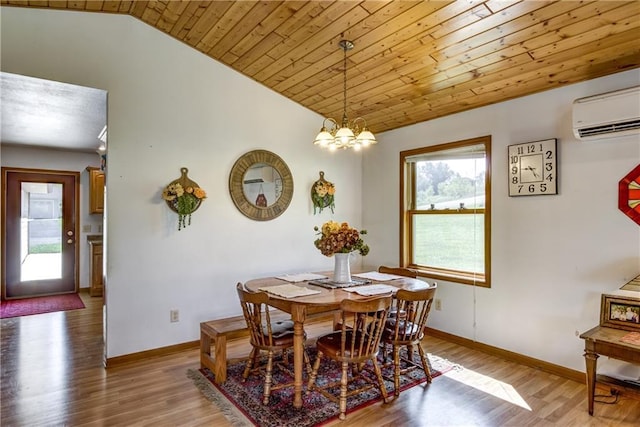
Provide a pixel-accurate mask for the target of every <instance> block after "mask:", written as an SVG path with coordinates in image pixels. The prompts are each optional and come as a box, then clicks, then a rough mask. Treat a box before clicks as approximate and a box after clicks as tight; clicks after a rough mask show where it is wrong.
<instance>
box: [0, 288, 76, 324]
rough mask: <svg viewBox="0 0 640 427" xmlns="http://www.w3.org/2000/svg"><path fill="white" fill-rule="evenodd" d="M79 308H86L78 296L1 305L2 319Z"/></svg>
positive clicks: (35, 299)
mask: <svg viewBox="0 0 640 427" xmlns="http://www.w3.org/2000/svg"><path fill="white" fill-rule="evenodd" d="M79 308H84V303H83V302H82V300H81V299H80V297H79V296H78V294H65V295H52V296H46V297H35V298H24V299H16V300H7V301H2V304H1V305H0V319H6V318H9V317H18V316H30V315H32V314H41V313H52V312H54V311H66V310H76V309H79Z"/></svg>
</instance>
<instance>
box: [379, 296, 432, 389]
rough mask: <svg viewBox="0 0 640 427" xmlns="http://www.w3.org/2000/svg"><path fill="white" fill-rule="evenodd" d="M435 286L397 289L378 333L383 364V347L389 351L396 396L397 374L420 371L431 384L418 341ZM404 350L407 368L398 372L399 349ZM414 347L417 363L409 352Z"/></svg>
mask: <svg viewBox="0 0 640 427" xmlns="http://www.w3.org/2000/svg"><path fill="white" fill-rule="evenodd" d="M436 289H437V285H436V284H433V285H432V286H431V287H429V288H426V289H420V290H414V291H410V290H407V289H400V290H398V292H396V294H395V298H394V299H393V302H392V306H391V308H390V309H389V312H390V313H393V315H390V317H389V318H388V319H387V320H386V322H385V327H384V330H383V332H382V347H383V351H382V354H383V360H384V363H387V360H388V358H387V355H388V354H387V347H388V346H391V347H392V349H393V365H394V375H393V377H394V378H393V379H394V384H395V391H394V395H395V396H396V397H397V396H399V395H400V375H404V374H406V373H407V372H408V371H409V370H411V369H415V368H422V369H423V370H424V373H425V375H426V377H427V382H428V383H430V382H431V379H432V378H431V371H430V369H429V364H428V362H427V358H426V356H425V352H424V349H423V348H422V345H421V344H420V342H421V341H422V339H423V338H424V329H425V327H426V324H427V319H428V317H429V312H430V311H431V304H432V303H433V299H434V297H435V293H436ZM403 346H404V347H406V350H407V357H406V358H402V360H404V361H405V363H407V365H408V366H407V367H406V368H404V369H401V365H400V363H401V358H400V349H401V348H402V347H403ZM414 347H417V349H418V353H419V354H420V364H418V362H416V361H414V360H413V359H414V358H413V349H414Z"/></svg>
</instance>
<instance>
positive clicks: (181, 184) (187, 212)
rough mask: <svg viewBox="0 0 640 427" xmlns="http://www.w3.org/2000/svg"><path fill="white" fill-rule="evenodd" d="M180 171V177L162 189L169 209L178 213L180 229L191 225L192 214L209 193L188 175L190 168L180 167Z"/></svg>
mask: <svg viewBox="0 0 640 427" xmlns="http://www.w3.org/2000/svg"><path fill="white" fill-rule="evenodd" d="M180 173H181V176H180V178H178V179H176V180H173V181H171V183H170V184H169V185H167V186H166V187H165V188H164V190H163V191H162V198H163V199H164V200H165V201H166V202H167V206H169V209H171V210H172V211H174V212H175V213H177V214H178V230H182V229H183V228H185V227H186V226H187V225H191V214H192V213H194V212H195V211H196V210H198V208H199V207H200V205H201V204H202V201H203V200H204V199H205V198H206V197H207V193H206V192H205V191H204V190H203V189H202V188H200V186H199V185H198V184H197V183H196V182H195V181H192V180H190V179H189V177H187V173H189V169H187V168H185V167H183V168H180Z"/></svg>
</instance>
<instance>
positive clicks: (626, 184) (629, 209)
mask: <svg viewBox="0 0 640 427" xmlns="http://www.w3.org/2000/svg"><path fill="white" fill-rule="evenodd" d="M618 209H620V210H621V211H622V212H624V214H625V215H626V216H628V217H629V218H631V219H632V220H633V221H635V223H636V224H638V225H640V165H638V166H636V167H635V168H634V169H633V170H632V171H631V172H629V173H628V174H627V176H625V177H624V178H622V179H621V180H620V182H619V183H618Z"/></svg>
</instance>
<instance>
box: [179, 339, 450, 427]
mask: <svg viewBox="0 0 640 427" xmlns="http://www.w3.org/2000/svg"><path fill="white" fill-rule="evenodd" d="M308 353H309V357H310V358H311V362H312V363H313V361H314V360H315V348H309V349H308ZM415 357H416V358H415V359H414V360H418V357H419V356H418V353H417V352H416V354H415ZM428 358H429V364H430V367H431V375H432V377H433V378H436V377H438V376H440V375H442V374H444V373H446V372H448V371H450V370H452V369H454V368H455V367H456V366H455V365H454V364H452V363H451V362H449V361H447V360H445V359H442V358H440V357H438V356H435V355H432V354H429V355H428ZM290 359H291V361H292V359H293V358H292V357H290ZM291 363H292V362H291ZM244 367H245V362H244V361H239V362H236V363H231V364H229V366H228V369H227V381H226V382H225V383H224V384H221V385H218V384H216V383H214V375H213V373H211V371H209V370H208V369H206V368H204V369H200V370H195V369H190V370H189V371H188V373H187V376H189V378H191V379H192V380H193V381H194V383H195V385H196V386H197V387H198V388H199V389H200V391H201V392H202V393H203V394H204V395H205V396H206V397H207V398H208V399H209V400H211V401H213V402H215V403H216V404H217V405H218V406H219V407H220V409H221V410H222V412H223V413H224V414H225V416H226V417H227V419H228V420H229V421H230V422H231V424H233V425H234V426H261V427H263V426H264V427H267V426H269V427H271V426H273V427H276V426H278V427H280V426H291V427H293V426H295V427H311V426H318V425H322V424H324V423H326V422H329V421H332V420H334V419H337V418H338V415H339V412H340V411H339V408H338V405H337V404H336V403H333V402H332V401H330V400H329V399H327V398H326V397H324V396H323V395H322V394H320V393H319V392H317V391H313V392H311V393H309V394H307V393H306V381H307V375H306V372H305V374H304V378H303V380H304V385H303V392H302V400H303V403H302V410H295V409H294V408H293V405H292V402H293V387H287V388H284V389H280V390H276V391H272V392H271V398H270V401H269V405H263V404H262V392H263V380H262V377H261V376H258V375H251V376H249V378H248V379H247V381H246V382H244V383H243V382H242V372H243V370H244ZM292 370H293V366H291V371H289V370H288V369H286V368H285V369H277V368H276V367H275V363H274V384H278V383H281V382H287V381H293V372H292ZM365 371H366V374H367V375H369V376H370V378H372V379H374V380H375V374H374V373H373V368H372V367H371V366H367V367H365ZM382 373H383V377H384V378H385V385H386V387H387V392H388V393H389V397H390V398H392V397H393V391H394V388H395V387H394V383H393V368H392V367H385V368H383V370H382ZM339 378H340V367H339V365H338V364H335V363H333V362H331V361H329V360H328V359H326V358H325V359H323V361H322V364H321V367H320V371H319V373H318V384H320V385H323V384H326V383H327V382H332V381H339ZM425 381H426V377H425V375H424V372H423V371H422V369H414V370H412V371H410V372H409V373H407V374H406V375H403V376H402V377H401V381H400V390H406V389H408V388H410V387H414V386H416V385H418V384H421V383H423V382H425ZM361 385H362V384H357V383H355V384H354V385H353V386H355V387H358V386H361ZM338 390H339V388H338ZM336 394H339V391H338V392H337V393H336ZM400 397H402V395H401V396H400ZM379 402H382V397H381V395H380V392H379V391H378V389H377V388H372V389H370V390H368V391H366V392H364V393H361V394H359V395H357V396H352V397H350V398H348V399H347V420H348V417H349V413H350V412H353V411H356V410H358V409H361V408H364V407H366V406H369V405H372V404H375V403H379Z"/></svg>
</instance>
